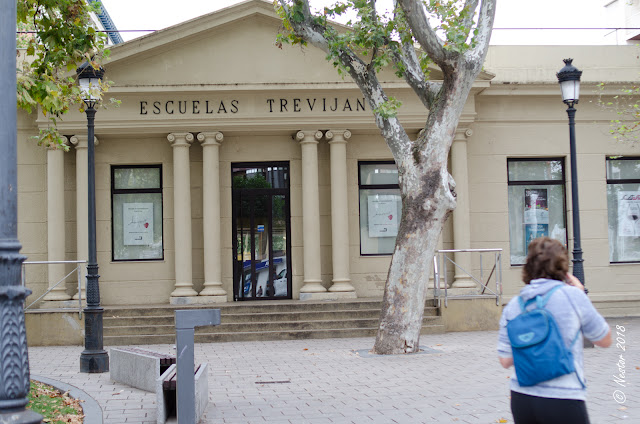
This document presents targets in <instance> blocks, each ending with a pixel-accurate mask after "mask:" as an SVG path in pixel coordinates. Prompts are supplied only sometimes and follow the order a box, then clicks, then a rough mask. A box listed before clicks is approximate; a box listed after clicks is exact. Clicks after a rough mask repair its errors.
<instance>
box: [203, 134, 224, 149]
mask: <svg viewBox="0 0 640 424" xmlns="http://www.w3.org/2000/svg"><path fill="white" fill-rule="evenodd" d="M197 138H198V141H199V142H200V144H202V145H203V146H219V145H220V142H221V141H222V140H223V139H224V134H222V133H221V132H220V131H212V132H201V133H198V136H197Z"/></svg>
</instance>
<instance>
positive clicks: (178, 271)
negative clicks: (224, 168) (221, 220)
mask: <svg viewBox="0 0 640 424" xmlns="http://www.w3.org/2000/svg"><path fill="white" fill-rule="evenodd" d="M167 140H169V143H171V146H172V147H173V227H174V244H173V246H174V255H175V275H176V283H175V290H174V291H173V292H172V293H171V299H170V303H171V304H185V303H189V302H188V299H184V298H188V297H191V296H197V295H198V293H197V292H196V291H195V290H194V289H193V271H192V268H191V267H192V261H191V259H192V243H191V177H190V170H189V168H190V159H189V147H190V146H191V143H192V142H193V134H191V133H171V134H169V135H168V136H167Z"/></svg>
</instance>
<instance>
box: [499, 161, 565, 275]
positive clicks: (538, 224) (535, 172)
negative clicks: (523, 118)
mask: <svg viewBox="0 0 640 424" xmlns="http://www.w3.org/2000/svg"><path fill="white" fill-rule="evenodd" d="M507 172H508V178H509V179H508V181H509V243H510V246H511V265H523V264H524V263H525V262H526V259H527V247H528V245H529V243H530V242H531V240H533V239H535V238H537V237H542V236H548V237H551V238H554V239H556V240H559V241H560V242H562V243H563V244H564V245H565V246H566V244H567V226H566V205H565V185H564V181H565V176H564V159H563V158H544V159H507Z"/></svg>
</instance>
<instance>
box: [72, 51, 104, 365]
mask: <svg viewBox="0 0 640 424" xmlns="http://www.w3.org/2000/svg"><path fill="white" fill-rule="evenodd" d="M76 74H77V76H78V84H79V85H80V90H81V91H82V95H83V101H84V104H85V106H86V108H85V112H86V114H87V157H88V168H87V185H88V199H89V204H88V217H89V222H88V234H89V245H88V255H89V257H88V258H87V293H86V298H87V306H86V307H85V308H84V329H85V336H84V351H82V353H81V354H80V372H87V373H102V372H107V371H109V355H108V354H107V352H106V351H105V350H104V347H103V337H102V336H103V325H102V317H103V312H104V310H103V309H102V307H100V285H99V278H100V276H99V275H98V260H97V254H96V178H95V143H94V138H95V136H94V119H95V116H96V109H95V106H96V103H97V102H98V101H99V100H100V96H99V92H100V83H101V82H102V80H103V78H104V70H103V69H102V68H97V69H96V68H94V67H93V65H92V64H91V63H89V62H85V63H83V64H82V65H81V66H80V67H78V69H77V70H76Z"/></svg>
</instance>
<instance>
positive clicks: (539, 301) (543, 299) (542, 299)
mask: <svg viewBox="0 0 640 424" xmlns="http://www.w3.org/2000/svg"><path fill="white" fill-rule="evenodd" d="M562 286H563V284H558V285H557V286H555V287H553V288H552V289H551V290H549V291H548V292H546V293H545V294H544V295H542V296H540V295H538V296H536V297H533V298H531V299H529V300H527V301H526V302H525V301H524V300H522V297H520V296H518V303H519V304H520V309H521V310H522V312H525V311H526V309H527V307H528V306H529V305H531V304H532V303H534V302H535V303H536V306H537V307H538V309H542V308H544V307H545V305H546V304H547V302H548V301H549V298H550V297H551V295H552V294H553V293H554V292H555V291H556V290H558V289H559V288H562Z"/></svg>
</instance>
